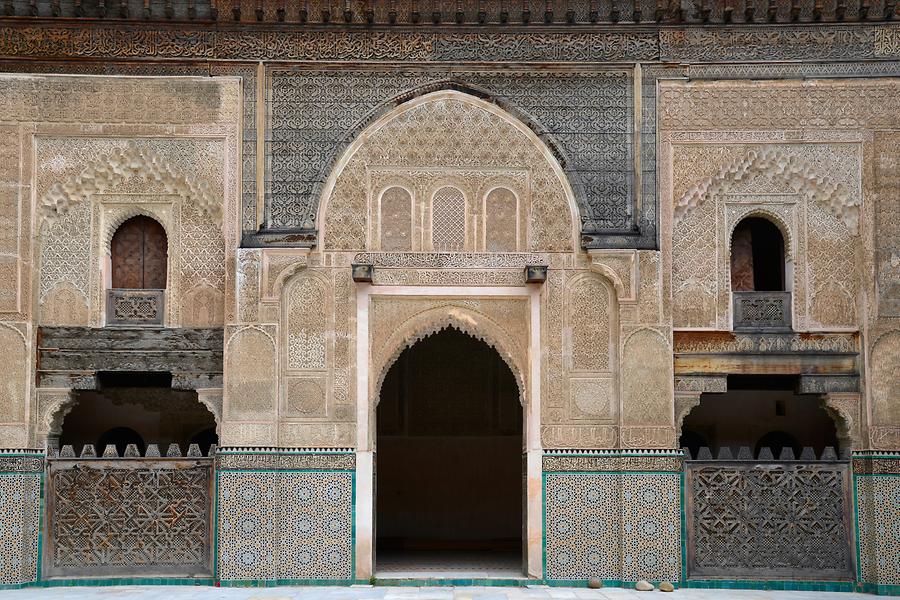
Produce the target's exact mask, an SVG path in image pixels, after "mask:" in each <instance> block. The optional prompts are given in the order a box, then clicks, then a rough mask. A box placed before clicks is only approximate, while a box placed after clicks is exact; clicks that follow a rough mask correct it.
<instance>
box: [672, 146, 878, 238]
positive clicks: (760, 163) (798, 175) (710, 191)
mask: <svg viewBox="0 0 900 600" xmlns="http://www.w3.org/2000/svg"><path fill="white" fill-rule="evenodd" d="M748 172H756V173H770V174H772V175H774V176H776V177H779V178H780V179H782V180H783V181H785V182H787V183H791V184H795V185H797V186H798V187H799V188H800V189H799V190H798V193H799V194H800V195H801V196H803V197H804V198H806V199H807V201H812V202H820V203H821V204H822V205H823V206H824V207H825V208H826V209H827V210H828V211H829V212H831V213H832V214H833V215H834V216H835V217H836V218H837V219H838V220H840V221H841V222H842V223H843V224H844V226H845V227H847V229H848V231H850V233H851V234H852V235H854V236H856V235H858V223H859V215H860V212H861V204H862V196H861V193H860V190H855V192H856V194H854V193H853V192H852V191H849V190H847V189H845V188H844V186H843V185H841V184H836V183H834V182H832V180H831V179H830V178H829V177H827V176H823V175H821V174H820V173H818V171H817V170H816V169H815V168H814V167H812V166H810V165H808V164H807V163H806V162H804V161H801V160H799V159H797V158H796V157H795V156H791V155H789V154H788V153H787V152H785V151H783V150H781V149H775V150H771V149H754V150H748V151H747V153H746V154H745V155H744V156H743V157H742V158H739V159H737V160H734V161H732V162H730V163H728V164H726V165H724V166H723V167H722V168H721V169H720V170H719V172H718V173H717V174H716V175H714V176H712V177H707V178H706V179H703V180H702V181H700V182H698V183H696V184H694V185H693V186H691V188H690V189H689V190H688V191H687V192H686V193H685V194H684V195H683V196H682V197H681V198H679V199H677V200H676V201H675V203H674V206H673V214H672V217H673V221H674V222H675V223H676V224H677V223H678V222H679V221H681V220H682V219H683V218H684V217H685V216H687V214H688V213H690V212H691V211H692V210H693V209H694V208H696V207H698V206H700V205H701V204H703V203H704V202H708V201H709V200H710V199H712V198H714V197H716V196H719V195H722V194H724V193H727V191H728V189H729V188H730V187H731V185H732V184H733V183H735V182H737V181H740V179H741V178H742V177H743V176H744V175H745V174H746V173H748ZM854 196H856V198H854ZM854 199H855V201H854ZM841 210H843V211H846V214H843V213H842V212H841ZM848 221H849V222H848Z"/></svg>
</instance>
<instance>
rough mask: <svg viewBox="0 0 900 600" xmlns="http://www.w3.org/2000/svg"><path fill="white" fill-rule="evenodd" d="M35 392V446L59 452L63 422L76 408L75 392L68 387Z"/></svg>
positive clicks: (33, 430) (33, 433)
mask: <svg viewBox="0 0 900 600" xmlns="http://www.w3.org/2000/svg"><path fill="white" fill-rule="evenodd" d="M35 391H36V392H37V394H36V396H37V410H36V411H35V413H34V414H35V416H34V422H33V425H32V436H31V439H32V440H33V445H34V446H35V447H37V448H47V449H52V450H59V436H60V435H61V434H62V424H63V420H64V419H65V418H66V415H67V414H69V411H71V410H72V408H73V407H74V406H75V402H76V400H75V390H74V389H72V388H68V387H59V388H51V387H41V388H37V390H35Z"/></svg>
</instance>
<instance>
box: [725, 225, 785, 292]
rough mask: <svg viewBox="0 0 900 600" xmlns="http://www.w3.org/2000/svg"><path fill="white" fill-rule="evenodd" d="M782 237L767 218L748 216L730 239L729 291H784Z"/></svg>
mask: <svg viewBox="0 0 900 600" xmlns="http://www.w3.org/2000/svg"><path fill="white" fill-rule="evenodd" d="M784 262H785V256H784V238H783V237H782V235H781V231H780V230H779V229H778V227H776V226H775V225H774V224H773V223H772V222H771V221H769V220H768V219H763V218H760V217H749V218H746V219H744V220H743V221H741V222H740V223H739V224H738V226H737V227H736V228H735V230H734V234H733V235H732V237H731V290H732V291H735V292H782V291H785V283H786V282H785V268H784Z"/></svg>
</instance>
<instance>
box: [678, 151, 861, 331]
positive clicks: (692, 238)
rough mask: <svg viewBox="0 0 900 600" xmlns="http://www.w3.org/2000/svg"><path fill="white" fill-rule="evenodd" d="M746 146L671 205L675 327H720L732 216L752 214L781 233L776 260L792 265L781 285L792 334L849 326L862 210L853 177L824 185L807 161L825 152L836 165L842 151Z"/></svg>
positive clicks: (726, 299) (853, 324)
mask: <svg viewBox="0 0 900 600" xmlns="http://www.w3.org/2000/svg"><path fill="white" fill-rule="evenodd" d="M748 147H749V149H747V150H746V151H745V152H744V154H743V155H742V156H740V157H739V158H737V159H734V160H731V161H729V162H728V163H727V164H725V165H724V166H723V167H721V169H720V170H719V172H718V173H717V174H715V175H713V176H712V177H708V178H706V179H704V180H702V181H700V182H699V183H696V184H694V185H693V186H691V187H690V188H688V189H687V190H686V192H685V193H684V194H683V195H682V196H681V197H679V198H676V200H675V203H674V206H673V214H672V217H673V218H672V236H673V240H672V285H673V294H672V296H673V303H674V304H673V317H674V324H675V326H676V327H690V328H707V329H727V328H728V327H729V315H730V311H731V307H730V294H729V290H730V270H729V265H730V243H731V235H732V232H733V229H734V227H736V226H737V224H738V223H739V222H740V221H741V220H742V219H744V218H746V217H748V216H760V217H763V218H766V219H768V220H770V221H772V222H773V223H774V224H775V225H776V226H778V228H779V229H780V230H781V232H782V235H783V237H784V240H785V255H786V259H787V261H788V264H792V265H794V266H795V268H794V269H793V276H792V277H791V278H790V279H789V281H788V282H787V283H788V286H789V289H790V291H791V292H792V300H793V305H794V312H795V318H794V326H795V328H796V329H799V330H801V331H803V330H815V329H827V330H834V329H842V330H852V329H855V328H858V326H859V317H858V310H857V306H856V298H857V297H858V292H859V285H860V283H859V281H858V272H859V270H858V269H857V265H858V263H859V245H860V237H859V223H860V214H861V209H862V200H861V198H862V196H861V194H860V192H859V186H860V182H859V179H858V174H853V173H850V174H849V175H848V174H846V173H845V174H843V175H840V177H843V179H832V178H831V177H829V176H826V175H823V174H822V173H820V172H819V169H818V168H814V167H812V166H811V164H812V162H811V161H813V160H818V159H821V158H822V157H821V156H819V154H815V153H816V152H820V153H822V154H823V156H824V155H827V154H828V152H829V151H831V152H834V153H836V154H835V156H836V157H838V158H842V159H843V158H844V154H842V152H844V151H843V150H842V149H841V150H833V149H832V150H828V149H821V150H819V149H813V150H810V149H808V148H800V147H792V146H785V147H777V148H772V147H765V148H758V147H753V146H749V145H748ZM851 158H852V157H851ZM834 160H835V161H837V158H835V159H834ZM854 160H857V159H854ZM823 164H830V163H828V162H827V161H826V162H825V163H823ZM836 177H839V176H837V175H836ZM847 177H849V178H850V179H848V180H846V181H845V180H844V179H846V178H847Z"/></svg>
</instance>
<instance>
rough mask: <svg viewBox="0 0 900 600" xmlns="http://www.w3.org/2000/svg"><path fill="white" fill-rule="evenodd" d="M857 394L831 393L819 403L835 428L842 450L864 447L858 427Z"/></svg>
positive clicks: (858, 402) (825, 395)
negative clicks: (831, 419) (832, 421)
mask: <svg viewBox="0 0 900 600" xmlns="http://www.w3.org/2000/svg"><path fill="white" fill-rule="evenodd" d="M859 396H860V395H859V392H831V393H828V394H823V395H822V400H821V401H820V403H821V406H822V408H824V409H825V410H826V411H827V412H828V414H829V415H831V418H833V419H834V421H835V425H836V426H837V427H836V428H837V435H838V440H839V441H840V442H841V446H842V450H847V449H850V448H852V449H859V448H862V447H863V446H864V444H863V442H862V436H861V435H860V426H859V404H860V401H859Z"/></svg>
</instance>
